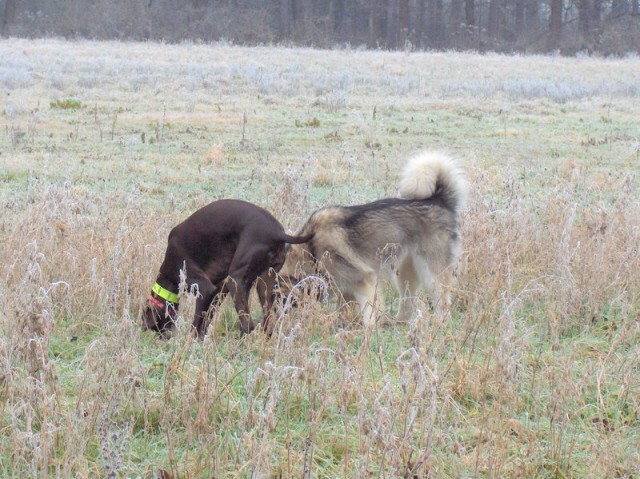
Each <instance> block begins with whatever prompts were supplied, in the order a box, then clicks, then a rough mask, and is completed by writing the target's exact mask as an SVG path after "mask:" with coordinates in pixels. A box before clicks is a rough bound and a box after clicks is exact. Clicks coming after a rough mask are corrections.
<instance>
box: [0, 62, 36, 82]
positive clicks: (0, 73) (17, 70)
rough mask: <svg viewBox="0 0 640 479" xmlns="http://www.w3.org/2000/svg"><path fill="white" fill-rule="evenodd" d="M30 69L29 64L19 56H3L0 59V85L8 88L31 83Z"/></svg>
mask: <svg viewBox="0 0 640 479" xmlns="http://www.w3.org/2000/svg"><path fill="white" fill-rule="evenodd" d="M31 69H32V66H31V64H30V63H29V62H27V61H25V60H23V59H21V58H18V57H9V58H4V59H3V60H2V61H0V85H3V86H4V87H6V88H8V89H9V90H13V89H16V88H24V87H26V86H28V85H29V84H30V83H31Z"/></svg>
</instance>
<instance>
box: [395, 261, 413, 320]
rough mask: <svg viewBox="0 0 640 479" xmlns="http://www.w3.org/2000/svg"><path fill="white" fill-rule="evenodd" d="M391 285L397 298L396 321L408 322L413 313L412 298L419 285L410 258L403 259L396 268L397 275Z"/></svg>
mask: <svg viewBox="0 0 640 479" xmlns="http://www.w3.org/2000/svg"><path fill="white" fill-rule="evenodd" d="M393 283H394V286H395V287H396V290H397V291H398V296H399V298H398V303H399V305H398V320H399V321H408V320H409V319H411V316H412V315H413V313H414V312H415V309H416V308H415V302H414V297H415V294H416V291H417V290H418V286H419V285H420V278H419V277H418V273H417V272H416V270H415V268H414V265H413V259H412V258H411V256H407V257H406V258H405V259H404V261H403V262H402V264H401V265H400V267H399V268H398V274H397V276H396V277H395V278H394V281H393Z"/></svg>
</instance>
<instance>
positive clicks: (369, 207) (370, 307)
mask: <svg viewBox="0 0 640 479" xmlns="http://www.w3.org/2000/svg"><path fill="white" fill-rule="evenodd" d="M399 193H400V195H399V198H386V199H381V200H378V201H374V202H372V203H366V204H362V205H356V206H329V207H326V208H321V209H319V210H317V211H315V212H314V213H313V214H312V215H311V216H310V218H309V219H308V220H307V222H306V224H305V225H304V226H303V227H302V229H301V230H300V231H299V232H298V235H300V236H311V237H312V239H311V240H310V241H309V242H308V243H306V244H304V245H302V244H300V245H294V246H293V247H292V250H291V252H290V254H289V255H288V256H287V260H286V261H285V265H284V267H283V270H282V275H284V276H289V277H291V278H297V279H300V278H301V277H303V276H305V275H309V274H318V273H319V272H320V273H321V274H326V275H327V276H328V277H330V278H331V280H332V281H333V283H334V284H335V286H336V288H337V289H338V291H339V292H340V296H341V297H342V298H343V299H344V300H346V301H355V302H356V303H358V305H359V307H360V311H361V313H362V315H363V320H364V323H365V325H366V326H371V325H373V324H374V323H375V320H376V318H377V316H378V314H379V313H381V312H382V311H383V310H384V304H383V302H382V297H383V296H382V293H381V291H380V288H381V280H382V279H387V280H389V281H390V282H391V283H392V284H393V285H394V287H395V289H396V290H397V292H398V295H399V297H400V298H399V311H398V318H399V319H400V320H403V321H405V320H408V319H409V318H410V316H411V315H412V314H413V311H414V310H415V307H414V302H413V299H414V297H415V294H416V293H417V291H418V289H420V288H424V289H426V290H427V291H428V292H429V293H430V294H431V299H432V302H433V303H434V305H435V307H436V308H439V309H443V308H448V306H449V304H450V299H449V286H450V282H451V280H452V274H451V272H452V271H451V270H452V268H453V266H454V264H455V262H456V260H457V258H458V256H459V255H460V250H461V238H460V229H459V223H458V217H459V213H460V210H461V208H462V207H463V204H464V201H465V199H466V194H467V183H466V180H465V177H464V174H463V172H462V170H461V168H460V166H459V164H458V162H457V160H455V159H454V158H451V157H449V156H448V155H446V154H443V153H436V152H423V153H420V154H418V155H416V156H415V157H413V158H412V159H411V160H410V161H409V162H408V163H407V165H406V166H405V168H404V170H403V172H402V174H401V177H400V182H399Z"/></svg>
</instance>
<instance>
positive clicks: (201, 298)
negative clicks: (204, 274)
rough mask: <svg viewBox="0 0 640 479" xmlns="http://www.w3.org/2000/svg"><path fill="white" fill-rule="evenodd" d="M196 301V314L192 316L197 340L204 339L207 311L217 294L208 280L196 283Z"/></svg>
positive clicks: (207, 321) (216, 290) (207, 324)
mask: <svg viewBox="0 0 640 479" xmlns="http://www.w3.org/2000/svg"><path fill="white" fill-rule="evenodd" d="M196 284H197V285H198V299H197V300H196V312H195V314H194V316H193V328H194V329H195V331H196V334H197V335H198V339H204V335H205V334H206V332H207V328H208V326H209V309H210V308H211V305H212V304H213V300H214V299H215V297H216V294H217V293H218V289H217V288H216V287H215V286H214V285H213V283H211V282H210V281H209V280H201V281H197V282H196Z"/></svg>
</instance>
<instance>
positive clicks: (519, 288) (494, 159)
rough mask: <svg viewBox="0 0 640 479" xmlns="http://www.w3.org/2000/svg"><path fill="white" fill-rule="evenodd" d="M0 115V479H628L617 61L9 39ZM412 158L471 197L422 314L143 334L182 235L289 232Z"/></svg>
mask: <svg viewBox="0 0 640 479" xmlns="http://www.w3.org/2000/svg"><path fill="white" fill-rule="evenodd" d="M0 93H1V97H0V98H1V99H0V114H1V117H0V123H1V127H2V128H1V130H0V187H1V191H2V196H1V199H0V201H1V202H2V215H1V217H0V245H1V247H0V267H1V269H0V272H1V274H2V278H1V279H2V280H1V281H0V298H2V299H1V301H0V363H1V367H0V409H1V411H2V414H0V476H2V477H6V478H24V477H34V478H35V477H41V478H44V477H60V478H72V477H73V478H75V477H78V478H90V477H114V478H115V477H141V478H151V477H165V478H168V477H173V478H178V477H179V478H248V477H255V478H263V477H264V478H279V477H283V478H290V477H296V478H299V477H303V478H311V477H313V478H347V477H349V478H350V477H358V478H364V477H376V478H378V477H379V478H398V477H456V478H457V477H495V478H498V477H558V478H562V477H597V478H600V477H601V478H610V477H628V478H631V477H638V476H640V451H639V448H638V444H640V346H639V344H640V308H639V302H640V274H639V273H638V271H640V260H639V256H640V255H639V245H640V187H639V175H638V173H639V171H640V69H639V61H638V58H637V57H632V58H625V59H598V58H588V57H583V58H561V57H541V56H539V57H524V56H500V55H476V54H466V53H403V52H395V53H391V52H367V51H356V50H336V51H317V50H311V49H284V48H276V47H260V48H242V47H236V46H231V45H224V44H220V45H213V46H212V45H198V44H183V45H162V44H152V43H143V44H140V43H108V42H104V43H99V42H64V41H60V40H49V41H44V40H39V41H27V40H16V39H9V40H1V41H0ZM423 148H432V149H444V150H446V151H449V152H450V153H452V154H454V155H457V156H459V157H460V158H462V159H463V161H464V164H465V169H466V172H467V174H468V177H469V180H470V183H471V195H470V199H469V204H468V207H467V209H466V210H465V212H464V214H463V219H462V228H463V242H464V254H463V258H462V261H461V265H460V272H459V276H458V282H457V286H456V290H455V292H454V297H455V300H454V308H453V312H452V314H451V317H450V318H443V317H438V316H437V315H434V314H432V313H431V311H430V310H429V307H428V302H427V298H422V299H423V300H424V307H422V308H421V310H420V312H419V314H418V316H417V318H416V319H415V320H413V321H411V322H410V323H408V324H404V323H403V324H401V323H398V322H397V321H395V320H394V319H393V317H392V316H389V318H387V320H386V321H381V322H380V324H379V325H378V326H377V327H376V328H375V330H374V331H371V332H370V333H366V334H365V331H364V330H363V329H362V325H361V323H360V322H359V321H358V320H357V318H353V317H351V316H349V315H348V314H345V313H343V312H342V311H339V310H338V309H337V308H336V305H334V304H331V303H329V304H324V305H323V304H319V303H312V302H306V303H304V304H302V305H301V307H300V308H298V309H295V310H292V311H288V312H287V314H286V315H285V316H284V317H283V318H282V319H281V321H280V322H279V324H278V327H277V331H276V333H275V334H274V336H273V337H272V338H271V339H267V338H265V337H264V336H263V335H262V334H260V333H258V332H257V331H256V332H255V333H254V334H251V335H249V336H246V337H241V336H240V334H239V328H238V322H237V319H236V316H235V313H234V312H233V310H232V308H231V307H230V306H229V305H225V306H224V307H222V308H221V310H220V311H219V313H218V314H217V315H216V316H215V317H214V319H213V324H212V327H211V329H210V334H209V335H208V336H207V338H206V339H205V340H204V341H203V342H198V341H195V340H192V339H191V337H190V335H189V319H188V318H189V315H190V314H191V313H192V310H193V301H192V300H193V298H187V299H185V302H186V306H185V307H183V308H182V310H181V314H182V318H183V319H181V320H180V323H179V327H178V330H177V332H176V334H175V335H174V337H173V338H171V339H170V340H168V341H163V340H160V339H158V338H157V337H155V336H154V335H153V334H152V333H150V332H142V331H141V329H140V324H139V321H138V320H137V314H138V311H139V308H140V306H141V304H142V303H143V301H144V299H145V297H146V295H147V294H148V292H149V290H150V288H151V286H152V284H153V281H154V279H155V275H156V274H157V271H158V268H159V266H160V262H161V259H162V256H163V254H164V248H165V246H166V238H167V234H168V232H169V230H170V228H171V227H172V226H173V225H174V224H176V223H177V222H179V221H181V220H182V219H184V218H185V217H186V216H187V215H189V214H190V213H192V212H193V211H194V210H195V209H197V208H199V207H201V206H203V205H205V204H206V203H208V202H210V201H212V200H214V199H217V198H222V197H235V198H242V199H246V200H249V201H253V202H255V203H257V204H260V205H262V206H264V207H266V208H267V209H269V210H270V211H272V212H273V213H274V215H275V216H276V217H277V218H279V219H280V220H281V222H282V223H283V224H284V225H285V227H286V229H287V230H288V231H295V230H296V229H297V228H298V227H300V226H301V224H302V223H303V221H304V220H305V219H306V217H307V216H308V214H310V213H311V212H312V211H313V210H314V209H315V208H317V207H319V206H324V205H327V204H332V203H338V204H356V203H361V202H366V201H371V200H374V199H378V198H381V197H384V196H393V195H395V193H396V188H397V186H396V180H397V175H398V172H399V170H400V168H401V167H402V165H403V162H404V160H405V159H406V158H407V157H408V156H409V155H410V154H411V153H414V152H415V151H417V150H420V149H423ZM394 299H395V298H394V297H393V296H392V295H391V293H389V295H388V297H387V303H388V305H389V309H390V311H392V312H393V310H394V304H393V303H394ZM254 305H255V301H254ZM254 309H255V311H254V313H255V315H256V316H257V315H258V313H259V311H258V308H257V307H255V308H254Z"/></svg>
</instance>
